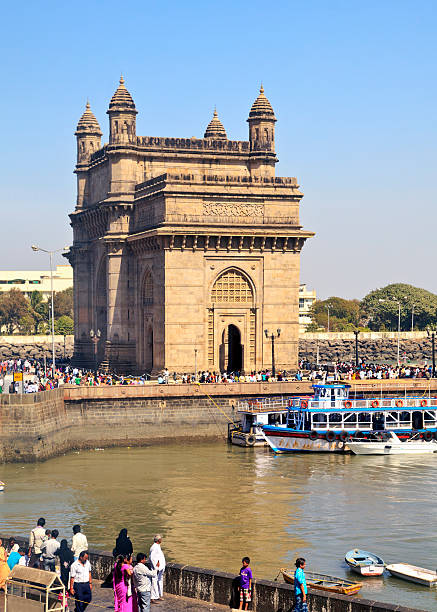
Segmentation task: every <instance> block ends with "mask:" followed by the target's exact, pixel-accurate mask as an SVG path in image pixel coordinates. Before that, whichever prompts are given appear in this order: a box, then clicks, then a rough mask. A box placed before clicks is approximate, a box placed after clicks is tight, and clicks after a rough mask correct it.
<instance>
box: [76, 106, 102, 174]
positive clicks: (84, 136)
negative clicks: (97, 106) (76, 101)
mask: <svg viewBox="0 0 437 612" xmlns="http://www.w3.org/2000/svg"><path fill="white" fill-rule="evenodd" d="M74 134H75V136H76V139H77V163H78V164H81V163H86V162H87V161H88V160H89V158H90V156H91V155H92V154H93V153H94V151H98V150H99V149H100V148H101V146H102V141H101V138H102V130H101V129H100V125H99V122H98V121H97V119H96V118H95V116H94V113H93V112H92V110H91V107H90V103H89V102H87V103H86V108H85V112H84V114H83V115H82V117H81V118H80V119H79V123H78V124H77V128H76V131H75V133H74Z"/></svg>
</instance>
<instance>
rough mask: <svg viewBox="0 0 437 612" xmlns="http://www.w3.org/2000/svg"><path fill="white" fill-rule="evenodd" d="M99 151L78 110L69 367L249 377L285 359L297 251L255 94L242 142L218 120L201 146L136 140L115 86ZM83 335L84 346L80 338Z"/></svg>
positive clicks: (293, 221)
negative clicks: (106, 131)
mask: <svg viewBox="0 0 437 612" xmlns="http://www.w3.org/2000/svg"><path fill="white" fill-rule="evenodd" d="M107 112H108V115H109V133H110V135H109V144H106V145H104V146H103V147H102V145H101V136H102V133H101V130H100V127H99V124H98V122H97V119H96V118H95V116H94V115H93V113H92V112H91V109H90V107H89V104H87V107H86V110H85V112H84V114H83V116H82V117H81V119H80V121H79V124H78V126H77V130H76V137H77V165H76V170H75V172H76V174H77V204H76V209H75V211H74V212H73V213H72V214H71V215H70V218H71V224H72V227H73V231H74V242H73V246H72V248H71V251H70V252H69V254H68V258H69V260H70V262H71V264H72V266H73V269H74V300H75V359H76V362H78V363H82V364H83V365H90V364H92V363H93V362H94V360H95V361H96V362H97V363H98V364H103V365H105V366H106V367H110V368H111V369H117V370H119V371H135V372H143V371H154V372H157V371H159V370H161V369H163V368H164V367H167V368H168V369H169V370H170V371H171V372H172V371H177V372H184V371H188V372H192V371H193V370H194V364H195V361H196V362H197V367H198V369H202V370H203V369H209V370H211V371H214V370H215V371H219V370H220V371H222V372H223V371H225V370H228V371H235V370H243V371H245V372H250V371H252V370H259V369H261V368H268V367H270V366H271V344H270V340H268V339H267V338H266V337H265V333H264V330H265V329H267V330H268V331H269V332H270V333H272V332H276V330H277V329H278V328H279V329H281V335H280V337H279V339H278V340H277V341H276V343H275V361H276V367H277V368H286V369H291V368H293V367H295V366H296V362H297V344H298V333H299V317H298V294H299V262H300V251H301V249H302V247H303V244H304V242H305V240H306V239H307V238H308V237H310V236H312V235H313V234H312V233H311V232H307V231H303V230H302V227H301V225H300V223H299V203H300V200H301V198H302V196H303V194H302V193H301V192H300V191H299V186H298V184H297V180H296V179H295V178H288V177H287V178H283V177H276V176H275V164H276V162H277V158H276V154H275V122H276V117H275V115H274V112H273V109H272V106H271V104H270V102H269V101H268V99H267V98H266V96H265V94H264V90H263V88H262V87H261V90H260V93H259V96H258V98H257V99H256V100H255V102H254V103H253V105H252V108H251V110H250V113H249V118H248V120H247V121H248V123H249V140H248V141H236V140H229V139H228V137H227V134H226V132H225V129H224V127H223V125H222V123H221V122H220V120H219V118H218V115H217V112H216V111H214V115H213V118H212V120H211V122H210V123H209V125H208V126H207V129H206V132H205V135H204V138H165V137H153V136H137V135H136V115H137V110H136V107H135V104H134V101H133V99H132V97H131V95H130V94H129V92H128V90H127V89H126V87H125V85H124V81H123V78H121V79H120V84H119V86H118V88H117V90H116V92H115V93H114V95H113V97H112V99H111V102H110V104H109V109H108V111H107ZM90 332H91V335H90Z"/></svg>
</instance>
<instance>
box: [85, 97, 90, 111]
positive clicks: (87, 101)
mask: <svg viewBox="0 0 437 612" xmlns="http://www.w3.org/2000/svg"><path fill="white" fill-rule="evenodd" d="M85 108H86V110H90V108H91V106H90V101H89V100H88V98H87V99H86V105H85Z"/></svg>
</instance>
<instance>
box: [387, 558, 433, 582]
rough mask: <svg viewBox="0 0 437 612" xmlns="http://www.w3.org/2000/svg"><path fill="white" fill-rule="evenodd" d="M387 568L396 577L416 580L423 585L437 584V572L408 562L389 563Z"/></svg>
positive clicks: (409, 580) (410, 580)
mask: <svg viewBox="0 0 437 612" xmlns="http://www.w3.org/2000/svg"><path fill="white" fill-rule="evenodd" d="M387 570H388V571H389V572H390V574H391V575H392V576H395V577H396V578H401V579H402V580H407V581H408V582H415V583H416V584H421V585H422V586H428V587H430V586H434V585H435V584H437V573H436V572H433V571H432V570H428V569H425V568H422V567H416V566H414V565H409V564H407V563H393V564H392V565H387Z"/></svg>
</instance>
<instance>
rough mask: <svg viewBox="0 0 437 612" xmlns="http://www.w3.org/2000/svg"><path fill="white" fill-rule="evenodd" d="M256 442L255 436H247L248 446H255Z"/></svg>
mask: <svg viewBox="0 0 437 612" xmlns="http://www.w3.org/2000/svg"><path fill="white" fill-rule="evenodd" d="M255 442H256V438H255V436H252V435H250V436H247V438H246V444H247V446H253V445H254V444H255Z"/></svg>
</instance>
